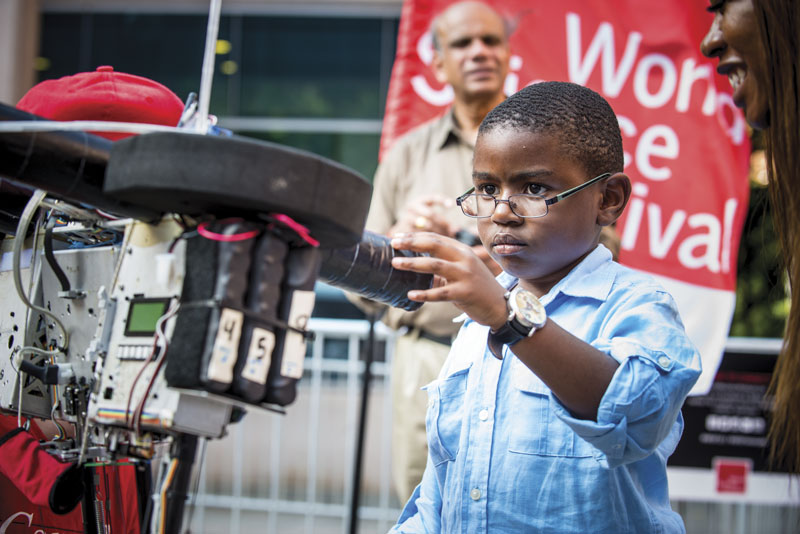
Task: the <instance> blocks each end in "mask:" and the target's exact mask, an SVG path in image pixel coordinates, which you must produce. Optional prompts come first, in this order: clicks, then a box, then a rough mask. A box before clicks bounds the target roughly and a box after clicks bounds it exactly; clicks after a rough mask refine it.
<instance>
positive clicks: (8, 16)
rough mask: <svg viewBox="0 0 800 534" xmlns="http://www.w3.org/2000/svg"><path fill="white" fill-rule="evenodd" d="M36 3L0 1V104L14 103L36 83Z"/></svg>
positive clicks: (14, 0) (37, 13)
mask: <svg viewBox="0 0 800 534" xmlns="http://www.w3.org/2000/svg"><path fill="white" fill-rule="evenodd" d="M38 19H39V0H0V102H4V103H8V104H16V102H17V101H18V100H19V99H20V98H21V97H22V95H24V94H25V91H27V90H28V89H29V88H30V87H31V86H32V85H33V84H34V83H35V80H36V76H35V70H34V62H35V59H36V54H37V51H38V45H39V23H38Z"/></svg>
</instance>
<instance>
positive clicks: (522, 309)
mask: <svg viewBox="0 0 800 534" xmlns="http://www.w3.org/2000/svg"><path fill="white" fill-rule="evenodd" d="M512 298H513V299H514V308H515V309H516V311H517V317H518V318H519V319H521V320H523V321H524V322H528V323H530V324H529V325H528V326H536V327H541V326H542V325H543V324H544V322H545V320H546V318H547V313H546V312H545V309H544V306H543V305H542V303H541V302H539V299H537V298H536V297H535V296H534V295H533V294H531V293H529V292H528V291H525V290H517V291H514V292H513V293H512Z"/></svg>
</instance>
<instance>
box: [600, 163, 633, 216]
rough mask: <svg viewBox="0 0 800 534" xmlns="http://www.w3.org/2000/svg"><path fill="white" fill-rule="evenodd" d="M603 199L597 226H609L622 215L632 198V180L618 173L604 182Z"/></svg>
mask: <svg viewBox="0 0 800 534" xmlns="http://www.w3.org/2000/svg"><path fill="white" fill-rule="evenodd" d="M603 183H604V186H605V187H604V189H603V198H602V200H601V204H600V211H599V212H598V214H597V224H599V225H600V226H608V225H611V224H614V222H615V221H616V220H617V219H618V218H619V216H620V215H622V212H623V211H624V210H625V206H627V205H628V199H629V198H630V197H631V180H630V178H628V175H627V174H624V173H621V172H618V173H615V174H612V175H611V176H609V177H608V178H606V179H605V180H604V181H603Z"/></svg>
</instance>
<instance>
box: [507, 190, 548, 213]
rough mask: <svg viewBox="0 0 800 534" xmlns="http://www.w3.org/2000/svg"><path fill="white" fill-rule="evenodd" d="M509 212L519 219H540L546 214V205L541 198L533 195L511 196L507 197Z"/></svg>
mask: <svg viewBox="0 0 800 534" xmlns="http://www.w3.org/2000/svg"><path fill="white" fill-rule="evenodd" d="M508 202H509V204H511V210H512V211H513V212H514V213H516V214H517V215H518V216H519V217H541V216H543V215H545V214H546V213H547V204H546V203H545V200H544V199H543V198H542V197H537V196H534V195H511V196H509V197H508Z"/></svg>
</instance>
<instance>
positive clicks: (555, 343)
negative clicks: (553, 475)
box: [392, 233, 619, 420]
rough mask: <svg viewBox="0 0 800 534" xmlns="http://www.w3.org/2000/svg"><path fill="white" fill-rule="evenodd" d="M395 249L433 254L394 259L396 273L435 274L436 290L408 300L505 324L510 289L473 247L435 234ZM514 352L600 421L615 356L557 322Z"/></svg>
mask: <svg viewBox="0 0 800 534" xmlns="http://www.w3.org/2000/svg"><path fill="white" fill-rule="evenodd" d="M392 246H393V247H395V248H397V249H405V250H413V251H415V252H424V253H428V254H430V256H417V257H411V258H407V257H397V258H394V259H393V260H392V266H393V267H395V268H397V269H403V270H410V271H416V272H423V273H432V274H434V275H435V280H434V286H433V288H431V289H428V290H413V291H409V293H408V297H409V299H411V300H414V301H419V302H434V301H450V302H453V304H455V305H456V306H457V307H458V308H460V309H461V310H462V311H464V313H466V314H467V315H468V316H469V317H470V318H471V319H473V320H474V321H476V322H478V323H480V324H483V325H486V326H489V327H490V328H492V329H493V330H498V329H499V328H500V327H502V326H503V325H504V324H505V322H506V320H507V319H508V312H507V308H506V301H505V298H504V297H503V295H504V294H505V291H506V290H505V288H503V287H502V286H501V285H500V284H499V283H498V282H497V281H496V280H495V277H494V275H493V274H492V273H491V272H490V271H489V269H488V268H487V267H486V266H485V265H484V264H483V262H482V261H481V260H480V259H479V258H478V257H477V256H476V255H475V253H474V252H473V251H472V250H470V248H469V247H467V246H466V245H463V244H461V243H459V242H457V241H455V240H453V239H449V238H446V237H443V236H439V235H436V234H431V233H417V234H406V235H402V236H398V237H396V238H395V239H393V240H392ZM513 352H514V354H515V355H516V356H517V357H518V358H519V359H520V360H521V361H522V362H523V363H524V364H525V365H526V366H527V367H528V368H530V369H531V370H532V371H533V372H534V373H535V374H536V375H537V376H538V377H539V378H540V379H541V380H542V381H543V382H544V383H545V384H547V386H548V387H549V388H550V389H551V390H552V392H553V393H554V394H555V395H556V397H558V399H559V400H560V401H561V402H562V403H563V404H564V406H566V407H567V408H568V409H569V410H570V412H571V413H572V414H573V415H574V416H576V417H578V418H581V419H588V420H596V418H597V409H598V407H599V405H600V400H601V399H602V397H603V394H604V393H605V391H606V389H607V388H608V385H609V383H610V382H611V378H612V377H613V375H614V372H615V371H616V369H617V367H618V366H619V363H618V362H617V361H616V360H615V359H614V358H612V357H611V356H609V355H607V354H606V353H604V352H602V351H600V350H597V349H595V348H594V347H592V346H591V345H589V344H588V343H586V342H584V341H582V340H581V339H578V338H577V337H575V336H573V335H572V334H570V333H569V332H567V331H566V330H564V329H563V328H561V327H560V326H559V325H558V324H556V322H555V321H552V320H548V321H547V323H546V324H545V326H544V327H542V328H541V329H539V330H537V331H536V333H535V334H534V335H533V336H531V337H529V338H525V339H522V340H521V341H519V342H517V343H515V344H514V347H513ZM542 355H547V357H546V358H545V357H542Z"/></svg>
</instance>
